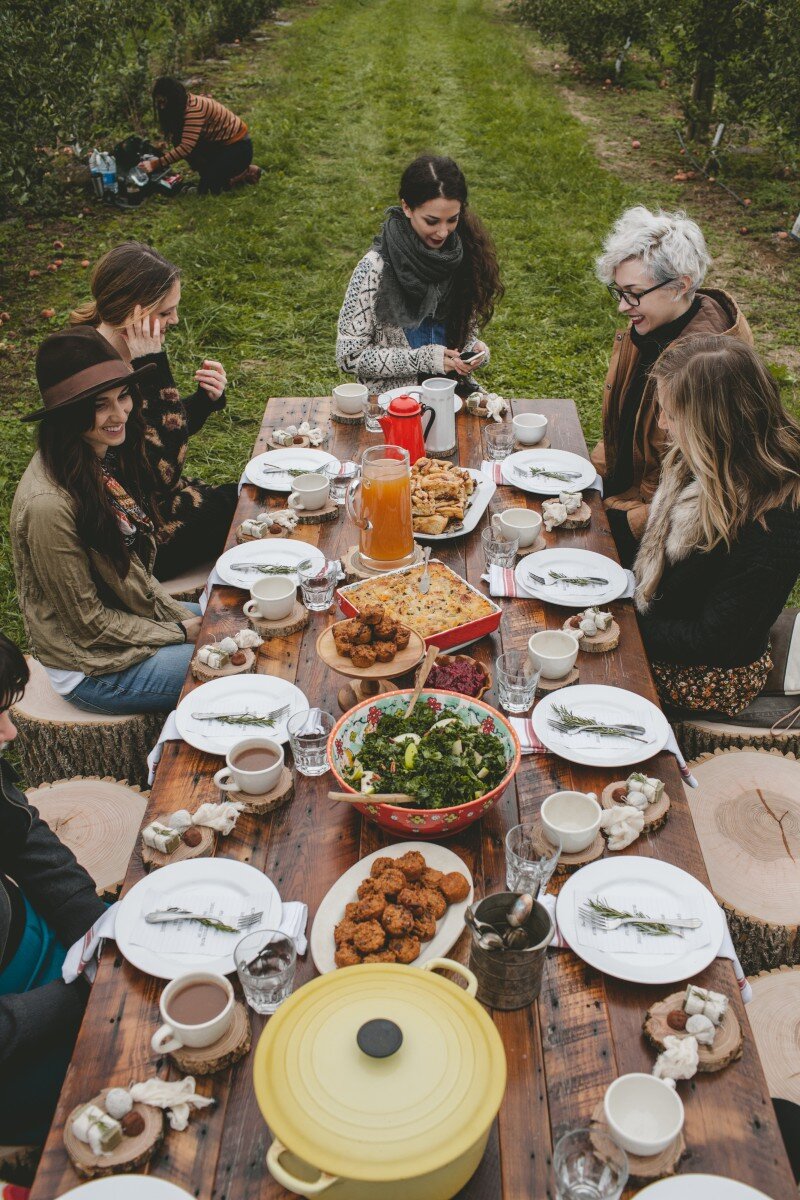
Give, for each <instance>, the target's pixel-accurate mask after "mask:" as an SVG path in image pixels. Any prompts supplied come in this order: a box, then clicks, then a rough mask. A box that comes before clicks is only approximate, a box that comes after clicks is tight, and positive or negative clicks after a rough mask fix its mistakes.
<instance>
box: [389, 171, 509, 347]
mask: <svg viewBox="0 0 800 1200" xmlns="http://www.w3.org/2000/svg"><path fill="white" fill-rule="evenodd" d="M439 198H441V199H443V200H457V201H459V203H460V204H461V214H460V216H459V218H458V226H457V229H456V232H457V233H458V236H459V237H460V238H461V243H462V245H463V247H464V257H463V258H462V260H461V264H460V266H459V267H458V270H457V271H456V274H455V278H454V281H453V288H452V291H451V295H452V297H453V306H452V309H451V311H450V314H449V317H448V321H447V335H448V345H450V346H457V347H459V349H460V348H463V347H464V346H465V345H466V342H467V339H468V338H469V335H470V333H471V331H472V329H473V328H474V327H476V328H478V329H481V328H483V326H484V325H488V323H489V321H491V319H492V316H493V314H494V306H495V303H496V302H497V301H498V300H499V299H500V298H501V296H502V295H503V293H504V291H505V288H504V287H503V284H502V283H501V281H500V267H499V266H498V262H497V251H496V249H495V246H494V242H493V241H492V239H491V236H490V234H489V231H488V230H487V228H486V226H485V225H484V224H483V222H482V221H481V219H480V217H478V216H477V214H476V213H474V212H473V211H472V209H471V208H470V207H469V204H468V192H467V181H466V179H465V178H464V172H463V171H462V170H461V168H460V167H459V165H458V163H457V162H455V161H454V159H452V158H444V157H441V156H439V155H436V154H420V155H419V157H418V158H415V159H414V161H413V162H412V163H409V165H408V166H407V167H406V169H405V171H404V172H403V177H402V179H401V180H400V199H401V200H405V202H406V204H407V205H408V207H409V208H419V206H420V205H421V204H427V202H428V201H429V200H436V199H439Z"/></svg>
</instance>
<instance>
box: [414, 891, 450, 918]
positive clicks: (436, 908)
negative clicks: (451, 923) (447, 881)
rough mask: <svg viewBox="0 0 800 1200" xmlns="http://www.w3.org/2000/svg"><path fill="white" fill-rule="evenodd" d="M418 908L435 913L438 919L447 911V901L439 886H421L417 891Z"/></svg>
mask: <svg viewBox="0 0 800 1200" xmlns="http://www.w3.org/2000/svg"><path fill="white" fill-rule="evenodd" d="M415 908H416V909H425V911H426V912H430V913H433V915H434V917H435V919H436V920H437V921H438V920H439V918H440V917H443V916H444V914H445V912H446V911H447V901H446V900H445V898H444V896H443V895H442V893H441V892H440V891H439V889H438V888H426V887H421V888H419V890H418V892H417V903H416V906H415Z"/></svg>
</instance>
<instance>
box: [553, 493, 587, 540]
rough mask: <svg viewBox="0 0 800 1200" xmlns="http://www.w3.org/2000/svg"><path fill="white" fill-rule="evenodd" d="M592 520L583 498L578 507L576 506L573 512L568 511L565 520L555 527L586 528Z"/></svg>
mask: <svg viewBox="0 0 800 1200" xmlns="http://www.w3.org/2000/svg"><path fill="white" fill-rule="evenodd" d="M591 520H592V510H591V509H590V508H589V505H588V504H587V503H586V501H585V500H584V501H583V502H582V503H581V506H580V508H576V509H575V512H574V513H570V515H569V516H568V517H567V519H566V521H562V523H561V524H560V525H556V527H555V529H554V530H553V532H554V533H555V530H556V529H588V528H589V525H590V524H591Z"/></svg>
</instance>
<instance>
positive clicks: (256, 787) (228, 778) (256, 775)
mask: <svg viewBox="0 0 800 1200" xmlns="http://www.w3.org/2000/svg"><path fill="white" fill-rule="evenodd" d="M255 747H261V748H263V749H265V750H272V751H273V753H275V754H277V756H278V760H277V762H275V763H273V764H272V766H271V767H262V768H261V770H258V771H248V770H245V769H244V768H242V767H240V766H237V764H236V759H237V756H238V755H240V754H241V753H242V751H243V750H249V749H251V748H255ZM283 761H284V758H283V746H282V745H281V744H280V742H276V741H273V739H272V738H268V737H252V738H243V739H242V741H240V742H237V743H236V745H235V746H232V747H231V748H230V750H229V751H228V753H227V754H226V755H225V763H226V765H225V766H224V767H223V768H222V769H221V770H220V771H217V773H216V775H215V776H214V783H215V784H216V785H217V787H218V788H219V789H220V791H221V792H246V794H247V795H248V796H264V795H266V793H267V792H271V791H272V789H273V788H274V787H275V786H276V785H277V783H278V780H279V779H280V777H281V771H282V770H283Z"/></svg>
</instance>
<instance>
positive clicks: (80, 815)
mask: <svg viewBox="0 0 800 1200" xmlns="http://www.w3.org/2000/svg"><path fill="white" fill-rule="evenodd" d="M25 795H26V796H27V798H28V800H29V802H30V803H31V804H32V805H33V806H34V808H37V809H38V810H39V815H40V816H41V818H42V820H43V821H46V822H47V824H48V825H49V826H50V828H51V829H52V831H53V833H55V834H57V835H58V837H59V838H60V839H61V841H62V842H63V843H64V845H65V846H69V848H70V850H71V851H72V853H73V854H74V855H75V857H76V858H77V860H78V862H79V863H80V864H81V866H82V867H83V868H84V870H86V871H88V873H89V874H90V875H91V877H92V879H93V880H94V883H95V887H96V888H97V892H98V895H100V896H109V897H111V898H112V899H116V897H117V894H118V892H119V890H120V888H121V887H122V882H123V880H124V878H125V872H126V871H127V869H128V862H129V860H130V857H131V854H132V853H133V849H134V846H135V844H136V837H137V835H138V833H139V829H140V827H141V824H142V821H143V820H144V813H145V809H146V808H147V796H148V793H147V792H144V793H143V792H141V791H140V790H139V788H138V787H131V786H130V785H129V784H127V783H125V782H124V780H116V779H101V778H100V777H99V776H97V775H89V776H81V775H76V776H75V778H74V779H59V780H57V781H56V782H55V783H43V784H41V786H40V787H38V788H29V789H28V791H27V792H26V793H25Z"/></svg>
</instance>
